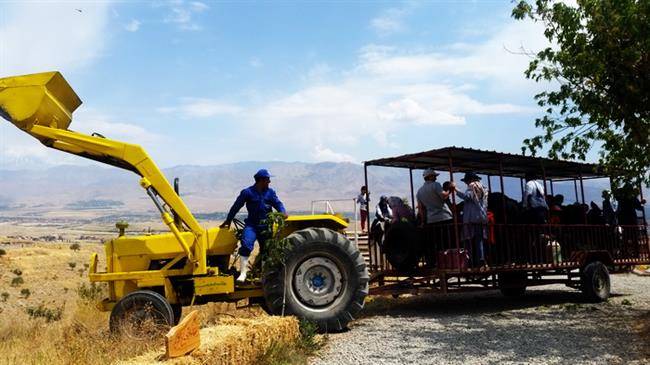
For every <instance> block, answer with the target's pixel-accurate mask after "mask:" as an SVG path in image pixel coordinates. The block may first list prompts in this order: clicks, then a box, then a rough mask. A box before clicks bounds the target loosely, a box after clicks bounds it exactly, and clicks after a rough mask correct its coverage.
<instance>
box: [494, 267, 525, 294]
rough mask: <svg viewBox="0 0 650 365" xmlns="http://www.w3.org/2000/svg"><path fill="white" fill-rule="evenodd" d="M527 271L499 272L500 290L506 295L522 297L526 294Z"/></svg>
mask: <svg viewBox="0 0 650 365" xmlns="http://www.w3.org/2000/svg"><path fill="white" fill-rule="evenodd" d="M527 278H528V275H527V274H526V273H525V272H504V273H500V274H499V290H501V294H503V296H505V297H520V296H522V295H524V294H526V280H527Z"/></svg>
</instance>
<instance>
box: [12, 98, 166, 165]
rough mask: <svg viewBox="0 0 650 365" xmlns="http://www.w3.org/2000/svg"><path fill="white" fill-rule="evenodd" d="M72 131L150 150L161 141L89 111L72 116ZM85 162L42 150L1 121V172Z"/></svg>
mask: <svg viewBox="0 0 650 365" xmlns="http://www.w3.org/2000/svg"><path fill="white" fill-rule="evenodd" d="M70 129H71V130H74V131H78V132H80V133H84V134H91V133H95V132H96V133H100V134H102V135H103V136H105V137H106V138H109V139H113V140H118V141H123V142H128V143H134V144H139V145H143V146H145V147H152V146H155V145H157V144H160V142H161V141H164V137H163V136H161V135H158V134H155V133H152V132H150V131H147V130H146V129H144V128H143V127H141V126H138V125H136V124H133V123H128V122H120V121H116V120H115V118H114V117H112V116H109V115H105V114H102V113H99V112H97V111H95V110H92V109H85V108H81V109H79V110H78V111H77V112H75V114H74V118H73V122H72V124H71V126H70ZM87 163H88V160H86V159H83V158H80V157H78V156H74V155H70V154H67V153H63V152H58V151H55V150H52V149H50V148H48V147H45V146H44V145H42V144H41V143H39V141H38V140H36V139H35V138H33V137H32V136H30V135H28V134H27V133H25V132H23V131H22V130H20V129H18V128H16V127H15V126H13V125H12V124H11V123H8V122H5V121H4V120H0V169H3V168H9V169H16V168H22V169H25V168H38V167H43V165H45V166H47V165H56V164H87Z"/></svg>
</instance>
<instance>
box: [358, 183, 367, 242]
mask: <svg viewBox="0 0 650 365" xmlns="http://www.w3.org/2000/svg"><path fill="white" fill-rule="evenodd" d="M356 202H357V204H359V218H360V219H361V232H362V233H367V232H366V223H368V188H367V187H366V186H365V185H364V186H362V187H361V192H360V193H359V195H357V198H356Z"/></svg>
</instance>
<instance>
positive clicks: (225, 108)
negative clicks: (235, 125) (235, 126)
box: [157, 98, 242, 118]
mask: <svg viewBox="0 0 650 365" xmlns="http://www.w3.org/2000/svg"><path fill="white" fill-rule="evenodd" d="M241 110H242V108H241V107H240V106H237V105H234V104H229V103H225V102H223V101H220V100H214V99H205V98H182V99H181V103H180V104H179V105H177V106H172V107H161V108H158V109H157V111H158V112H159V113H164V114H180V116H181V117H182V118H210V117H214V116H218V115H234V114H237V113H239V112H240V111H241Z"/></svg>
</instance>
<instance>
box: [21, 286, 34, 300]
mask: <svg viewBox="0 0 650 365" xmlns="http://www.w3.org/2000/svg"><path fill="white" fill-rule="evenodd" d="M20 295H22V296H23V297H24V298H25V299H27V298H29V296H30V295H32V292H31V291H29V289H27V288H23V289H21V290H20Z"/></svg>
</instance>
